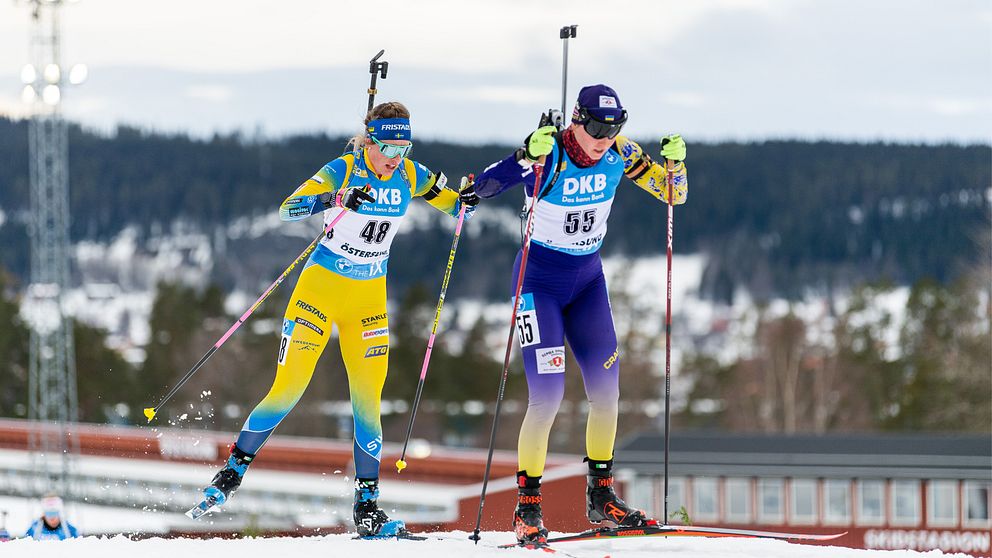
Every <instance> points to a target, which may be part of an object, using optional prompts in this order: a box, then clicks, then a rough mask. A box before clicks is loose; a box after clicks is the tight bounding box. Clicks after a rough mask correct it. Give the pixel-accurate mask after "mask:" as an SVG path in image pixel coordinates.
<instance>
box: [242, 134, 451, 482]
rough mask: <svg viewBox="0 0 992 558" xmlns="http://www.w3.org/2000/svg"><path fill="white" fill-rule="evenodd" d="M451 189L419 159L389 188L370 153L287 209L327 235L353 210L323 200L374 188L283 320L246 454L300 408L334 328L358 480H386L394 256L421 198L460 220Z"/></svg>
mask: <svg viewBox="0 0 992 558" xmlns="http://www.w3.org/2000/svg"><path fill="white" fill-rule="evenodd" d="M444 184H445V178H444V175H443V174H435V173H433V172H431V171H430V170H428V169H427V167H425V166H424V165H422V164H420V163H417V162H415V161H411V160H409V159H402V160H401V163H400V165H399V166H398V168H397V170H396V171H395V172H394V173H392V175H390V176H389V177H387V178H383V177H381V176H379V175H378V174H376V172H375V169H374V168H372V165H371V163H370V162H369V159H368V155H367V153H366V152H365V150H361V151H356V152H354V153H348V154H346V155H343V156H341V157H339V158H337V159H335V160H333V161H331V162H330V163H327V164H326V165H325V166H324V167H323V168H322V169H320V170H319V171H318V172H317V174H315V175H314V176H313V177H312V178H310V179H309V180H307V181H306V182H304V183H303V184H302V185H301V186H300V187H299V188H297V189H296V191H295V192H293V194H292V195H291V196H289V197H288V198H287V199H286V200H285V201H284V202H283V203H282V205H281V206H280V208H279V214H280V217H281V218H282V219H283V220H286V221H295V220H299V219H305V218H306V217H309V216H310V215H313V214H316V213H321V212H323V214H324V223H325V226H326V224H328V223H330V222H331V221H332V220H333V219H334V218H335V217H337V216H338V215H339V214H340V212H342V211H348V210H345V209H343V208H332V209H327V210H325V207H324V205H323V203H321V201H320V194H322V193H325V192H334V191H337V190H339V189H340V188H344V187H356V186H358V187H360V186H364V185H367V187H368V192H369V193H370V194H371V195H372V196H373V197H374V198H375V201H374V202H366V203H364V204H362V205H361V206H360V207H359V209H358V210H357V211H348V215H345V216H344V217H343V218H342V219H341V221H339V222H338V223H337V225H336V226H335V227H334V230H333V233H332V234H331V235H329V236H325V237H324V238H323V239H322V240H321V241H320V244H319V245H318V246H317V248H316V250H315V251H314V253H313V254H312V255H311V256H310V259H309V260H308V261H307V263H306V266H305V267H304V269H303V272H302V273H301V275H300V278H299V281H298V282H297V284H296V289H295V290H294V291H293V295H292V297H291V298H290V302H289V306H288V307H287V308H286V313H285V317H284V319H283V327H282V338H281V340H280V344H279V353H278V357H277V364H276V377H275V381H274V382H273V384H272V387H271V389H270V390H269V393H268V395H266V396H265V398H264V399H262V401H261V402H260V403H259V404H258V406H256V407H255V409H254V410H253V411H252V413H251V415H249V417H248V420H247V421H246V422H245V424H244V427H243V428H242V430H241V434H240V436H239V437H238V440H237V442H236V445H237V447H238V448H240V449H241V450H242V451H244V452H246V453H249V454H255V453H257V452H258V450H259V449H260V448H261V447H262V445H263V444H264V443H265V441H266V439H267V438H268V437H269V435H270V434H271V433H272V431H273V430H274V429H275V427H276V426H277V425H278V424H279V422H280V421H281V420H282V419H283V418H284V417H285V416H286V415H287V414H288V413H289V411H290V410H291V409H292V408H293V406H295V405H296V403H297V401H299V400H300V397H301V396H302V395H303V392H304V390H306V387H307V384H309V382H310V378H311V376H312V375H313V372H314V368H315V367H316V365H317V360H318V359H319V358H320V355H321V353H322V352H323V350H324V347H325V346H326V345H327V342H328V341H329V340H330V337H331V327H332V326H334V325H336V326H337V328H338V337H339V343H340V346H341V355H342V357H343V358H344V364H345V367H346V368H347V370H348V384H349V389H350V392H351V404H352V408H353V410H354V420H355V447H354V458H355V469H356V477H358V478H364V479H369V478H378V476H379V459H380V455H381V452H382V426H381V424H380V420H379V404H380V399H381V395H382V387H383V384H384V382H385V379H386V368H387V362H388V359H389V319H388V317H387V315H386V268H387V264H388V262H389V247H390V244H391V243H392V241H393V238H394V237H395V235H396V231H397V228H398V225H399V223H400V221H402V219H403V216H404V215H406V212H407V206H408V205H409V203H410V200H411V199H412V198H414V197H423V198H424V199H425V200H427V202H428V203H429V204H431V205H432V206H434V207H435V208H437V209H439V210H440V211H443V212H445V213H447V214H449V215H452V216H456V215H458V211H459V209H460V203H461V202H460V201H459V199H458V194H457V193H456V192H454V191H453V190H449V189H447V188H444Z"/></svg>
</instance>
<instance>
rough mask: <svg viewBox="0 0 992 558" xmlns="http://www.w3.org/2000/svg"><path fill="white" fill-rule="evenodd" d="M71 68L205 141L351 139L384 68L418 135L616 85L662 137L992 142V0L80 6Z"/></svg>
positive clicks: (102, 0)
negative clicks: (309, 136)
mask: <svg viewBox="0 0 992 558" xmlns="http://www.w3.org/2000/svg"><path fill="white" fill-rule="evenodd" d="M62 11H63V52H64V56H63V63H64V64H65V65H71V64H72V63H75V62H85V63H86V64H88V65H89V67H90V79H89V81H88V82H87V83H86V84H84V85H83V86H80V87H78V88H75V89H74V90H72V91H70V92H69V94H68V95H67V96H66V99H65V103H64V110H65V113H66V114H67V116H68V117H69V118H71V119H73V120H76V121H81V122H83V123H84V124H87V125H89V126H92V127H95V128H99V129H103V130H109V129H112V128H113V126H115V125H116V124H117V123H121V122H123V123H130V124H135V125H139V126H143V127H147V128H153V129H157V130H167V131H190V132H192V133H194V134H198V135H199V134H207V133H211V132H213V131H217V130H219V131H231V130H243V131H246V132H248V133H254V131H255V130H256V129H261V130H262V131H263V132H264V133H265V134H267V135H285V134H289V133H294V132H310V131H325V132H328V133H350V132H352V131H354V130H355V129H356V128H357V127H358V126H359V121H360V119H361V117H362V115H363V113H364V110H365V105H366V103H367V95H366V93H365V89H366V88H367V87H368V79H369V73H368V60H369V59H370V58H371V57H372V56H373V55H374V54H375V53H376V52H377V51H378V50H379V49H381V48H384V49H386V55H385V56H384V57H383V59H385V60H388V61H389V64H390V68H389V75H388V77H387V79H386V80H384V81H380V85H379V90H380V96H379V98H378V100H400V101H403V102H404V103H406V104H407V105H408V106H409V107H410V108H411V110H412V111H413V125H414V133H415V134H418V135H419V137H431V138H443V139H451V140H461V141H471V142H482V141H490V140H496V141H504V142H505V141H518V140H519V139H521V138H522V137H524V136H525V135H526V134H527V133H528V132H529V131H530V129H531V128H533V126H534V125H535V123H536V122H537V119H538V117H539V115H540V113H541V111H542V110H544V109H547V108H549V107H557V106H558V105H559V104H560V102H561V101H560V96H561V54H562V45H561V43H562V41H561V40H559V39H558V28H559V27H561V26H562V25H566V24H573V23H574V24H578V25H579V36H578V38H577V39H574V40H573V41H571V42H570V46H569V62H570V64H569V88H568V101H567V103H566V104H567V106H568V107H569V108H570V107H571V105H572V103H573V102H574V98H575V95H576V94H577V92H578V89H579V87H580V86H581V85H584V84H589V83H599V82H602V83H607V84H609V85H611V86H613V87H614V88H615V89H616V90H617V91H618V93H619V95H620V99H621V102H622V103H623V104H624V106H625V107H626V108H627V109H628V112H629V113H630V116H631V120H630V123H629V125H628V127H627V128H626V132H627V133H628V134H629V135H631V136H634V137H639V138H650V137H655V136H658V135H660V134H662V133H667V132H669V131H680V132H682V133H683V134H684V135H685V136H686V137H687V138H688V139H689V140H690V141H692V140H699V141H702V140H707V141H712V140H723V139H731V140H749V139H764V138H803V139H820V138H829V139H854V140H875V139H884V140H894V141H900V142H937V141H955V142H982V143H989V142H992V2H990V1H988V0H975V1H964V0H962V1H955V0H948V1H944V2H933V1H932V0H930V1H919V0H878V1H875V0H817V1H813V0H682V1H680V2H674V1H668V0H665V1H651V0H629V1H609V2H607V1H604V0H600V1H595V2H593V1H586V0H560V1H559V0H554V1H537V0H503V1H492V0H491V1H488V2H481V1H480V2H475V1H470V0H417V1H409V0H403V1H398V2H397V1H380V2H353V1H352V2H334V1H328V0H324V1H320V0H286V1H283V2H271V1H261V0H238V1H234V0H210V1H206V0H171V1H168V2H150V1H146V0H82V1H81V2H78V3H74V4H70V5H68V6H66V7H65V8H64V9H63V10H62ZM29 30H30V19H29V15H28V9H27V6H26V4H25V2H24V1H23V0H21V1H20V2H12V1H11V0H0V114H7V115H22V114H24V110H25V106H24V105H23V104H22V103H21V102H20V100H19V99H20V87H21V85H20V81H19V77H18V76H19V73H20V69H21V67H22V66H23V65H24V63H25V62H27V61H28V38H29Z"/></svg>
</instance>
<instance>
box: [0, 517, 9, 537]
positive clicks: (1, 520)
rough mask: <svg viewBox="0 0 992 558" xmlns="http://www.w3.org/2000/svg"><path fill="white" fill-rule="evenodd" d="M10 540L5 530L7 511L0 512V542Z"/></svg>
mask: <svg viewBox="0 0 992 558" xmlns="http://www.w3.org/2000/svg"><path fill="white" fill-rule="evenodd" d="M9 540H10V531H8V530H7V510H3V511H2V512H0V542H4V541H9Z"/></svg>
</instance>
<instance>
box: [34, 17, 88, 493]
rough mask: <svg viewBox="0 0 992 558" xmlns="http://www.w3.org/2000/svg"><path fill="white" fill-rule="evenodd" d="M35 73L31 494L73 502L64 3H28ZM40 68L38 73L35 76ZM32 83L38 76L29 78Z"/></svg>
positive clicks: (74, 401) (74, 408)
mask: <svg viewBox="0 0 992 558" xmlns="http://www.w3.org/2000/svg"><path fill="white" fill-rule="evenodd" d="M27 4H28V6H29V7H30V9H31V19H32V31H31V39H30V47H31V48H30V56H31V61H30V66H31V67H32V68H30V70H31V71H30V72H29V71H28V70H29V67H26V68H25V72H23V73H22V78H23V79H24V81H25V83H26V84H27V85H26V87H25V101H29V102H30V103H31V121H30V124H29V128H28V142H29V157H30V184H31V186H30V187H31V223H30V227H29V233H30V238H31V284H30V285H29V287H28V291H27V297H26V300H25V301H24V306H25V311H24V314H25V317H26V318H27V321H28V323H29V324H30V326H31V351H30V353H31V357H30V358H31V361H30V368H29V379H28V418H29V419H30V420H33V421H36V422H37V428H35V429H34V430H33V433H32V435H31V439H30V447H31V461H32V468H33V471H34V473H35V479H34V487H33V488H34V491H35V493H36V494H38V495H41V494H43V493H45V492H48V491H56V492H58V493H59V494H61V495H62V496H63V497H66V498H71V497H72V487H71V483H70V479H71V477H72V469H73V463H74V461H75V459H74V456H75V455H76V454H78V441H77V440H75V438H74V437H73V436H72V435H71V432H70V429H69V427H70V425H71V424H72V423H75V422H76V421H77V420H78V415H79V412H78V403H77V396H76V365H75V347H74V344H73V335H72V322H71V321H70V320H69V318H68V317H67V316H66V312H65V308H64V296H65V293H66V290H67V288H68V286H69V207H68V205H69V177H68V167H69V151H68V127H67V125H66V122H65V121H64V120H63V119H62V113H61V98H62V91H63V90H64V88H65V86H66V85H67V84H68V80H67V79H65V78H64V76H63V73H64V72H63V71H62V66H61V36H60V30H59V23H60V22H59V10H60V8H61V7H62V2H61V1H60V0H54V1H52V0H29V1H28V2H27ZM35 69H37V70H35ZM32 76H33V77H32Z"/></svg>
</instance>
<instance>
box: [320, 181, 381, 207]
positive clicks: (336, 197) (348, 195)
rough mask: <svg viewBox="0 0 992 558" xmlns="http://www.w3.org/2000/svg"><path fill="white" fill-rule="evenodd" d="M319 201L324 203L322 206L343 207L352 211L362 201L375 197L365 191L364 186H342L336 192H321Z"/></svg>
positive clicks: (369, 200) (370, 200)
mask: <svg viewBox="0 0 992 558" xmlns="http://www.w3.org/2000/svg"><path fill="white" fill-rule="evenodd" d="M320 201H322V202H323V203H324V207H328V208H330V207H343V208H345V209H350V210H352V211H358V208H359V207H361V205H362V204H363V203H365V202H374V201H375V198H373V197H372V195H371V194H369V193H368V192H366V191H365V189H364V186H363V187H358V186H351V187H348V188H342V189H340V190H338V191H337V192H328V193H326V194H321V195H320Z"/></svg>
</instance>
